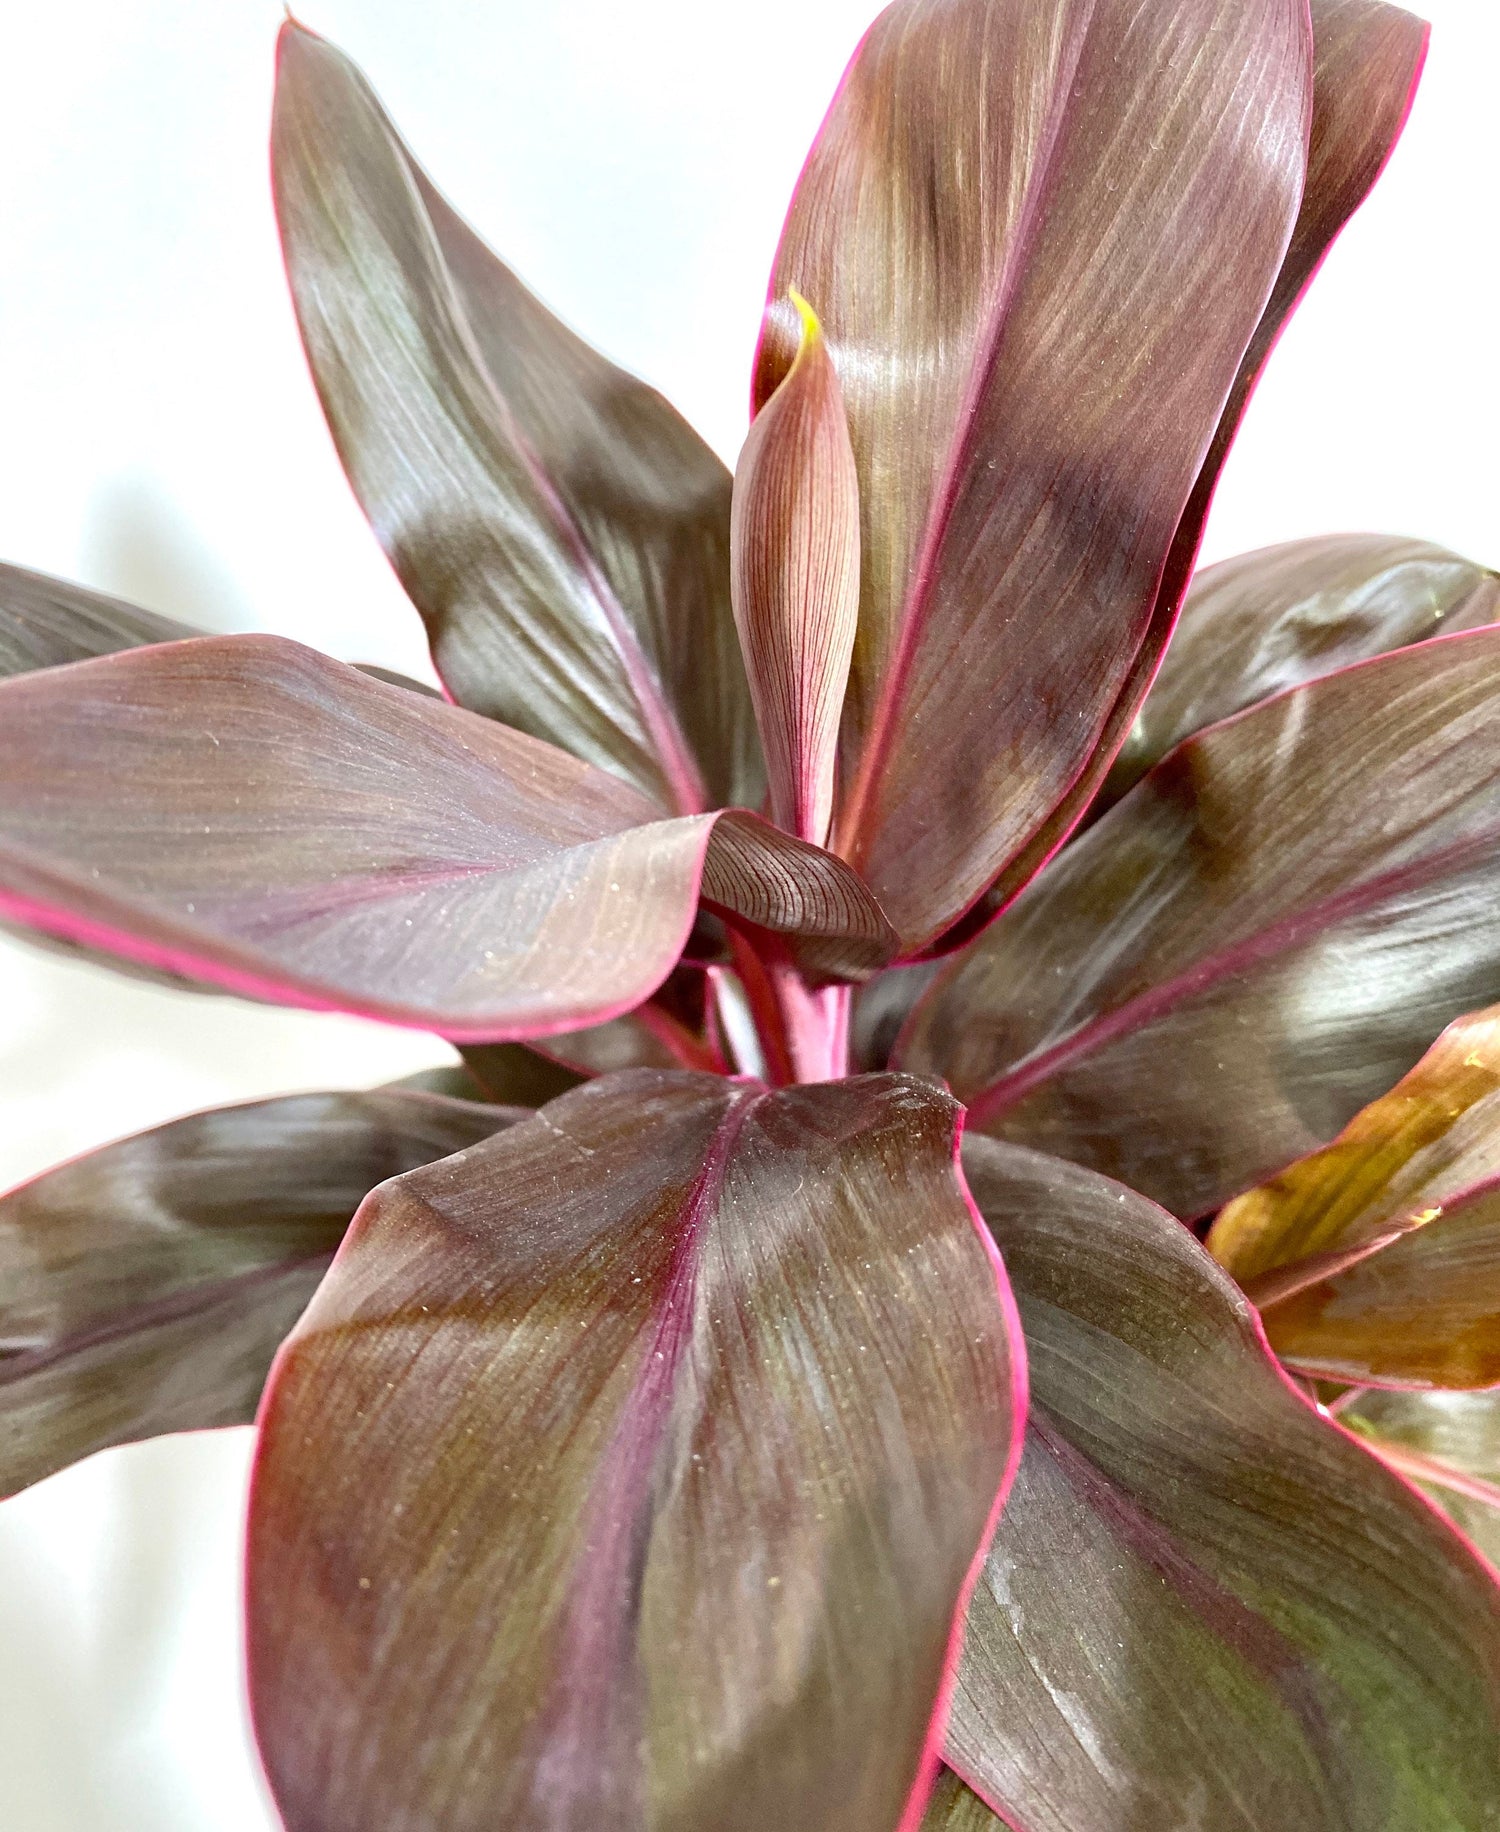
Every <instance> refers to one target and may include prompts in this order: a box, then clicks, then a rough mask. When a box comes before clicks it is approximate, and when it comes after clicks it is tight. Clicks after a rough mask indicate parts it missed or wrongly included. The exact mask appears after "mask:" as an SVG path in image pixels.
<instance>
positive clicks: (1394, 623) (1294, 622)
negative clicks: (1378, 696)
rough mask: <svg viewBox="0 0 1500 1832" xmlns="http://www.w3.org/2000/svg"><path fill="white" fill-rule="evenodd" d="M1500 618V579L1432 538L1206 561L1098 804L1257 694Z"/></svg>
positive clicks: (1336, 542) (1308, 544) (1306, 544)
mask: <svg viewBox="0 0 1500 1832" xmlns="http://www.w3.org/2000/svg"><path fill="white" fill-rule="evenodd" d="M1497 618H1500V579H1497V578H1496V576H1495V574H1494V573H1492V572H1489V571H1487V570H1486V569H1485V568H1484V567H1482V566H1476V565H1474V563H1473V562H1472V561H1470V560H1463V559H1460V558H1459V556H1458V555H1457V554H1456V553H1449V552H1448V550H1447V549H1446V548H1443V547H1433V546H1430V545H1429V544H1428V543H1427V542H1426V541H1406V540H1398V539H1395V538H1393V537H1392V536H1390V535H1382V534H1334V535H1323V536H1321V537H1318V538H1315V539H1313V540H1307V541H1288V542H1286V543H1285V544H1284V545H1283V546H1280V547H1264V548H1262V549H1261V550H1260V551H1259V552H1258V553H1247V554H1241V555H1240V556H1239V558H1238V559H1234V560H1223V561H1221V562H1220V563H1219V564H1218V565H1217V566H1209V567H1206V568H1205V569H1204V571H1202V572H1201V573H1199V575H1198V576H1197V578H1196V579H1194V581H1193V587H1192V590H1191V591H1190V592H1189V593H1188V595H1187V602H1186V604H1184V606H1183V607H1182V621H1181V623H1180V624H1179V625H1178V626H1177V631H1176V634H1175V635H1174V636H1173V638H1172V646H1171V647H1170V648H1169V649H1168V650H1167V655H1166V660H1165V661H1164V662H1163V663H1162V667H1161V673H1160V674H1158V675H1157V677H1156V679H1155V681H1154V682H1153V683H1152V686H1151V692H1150V693H1149V694H1148V695H1147V697H1146V702H1145V704H1144V705H1143V706H1142V708H1141V711H1140V715H1139V717H1138V718H1137V719H1136V722H1135V724H1134V725H1133V726H1132V727H1131V731H1130V736H1129V738H1128V739H1127V740H1126V742H1125V746H1124V748H1123V749H1122V750H1121V752H1120V754H1119V756H1118V757H1116V759H1115V761H1114V764H1113V766H1112V767H1111V769H1110V772H1109V776H1108V779H1107V780H1106V782H1105V785H1104V788H1103V790H1102V791H1101V792H1100V796H1099V800H1098V802H1097V803H1096V804H1095V809H1096V811H1097V812H1100V813H1102V812H1103V810H1104V808H1106V807H1110V806H1112V805H1113V804H1114V803H1115V802H1117V801H1118V800H1119V799H1120V797H1121V796H1122V795H1123V794H1124V793H1125V792H1126V790H1127V789H1130V788H1132V787H1133V786H1134V785H1135V784H1136V783H1137V782H1139V781H1140V779H1141V777H1142V776H1144V775H1145V773H1146V771H1147V770H1149V769H1150V768H1151V766H1152V764H1154V763H1157V762H1159V761H1160V759H1161V758H1163V757H1165V756H1166V754H1167V752H1168V751H1169V750H1171V748H1172V746H1173V745H1174V744H1177V743H1178V742H1180V740H1182V739H1183V738H1186V737H1189V736H1190V735H1191V734H1192V733H1193V732H1195V731H1200V730H1201V729H1202V728H1203V727H1204V726H1205V725H1212V724H1215V723H1216V722H1217V721H1218V720H1220V719H1227V718H1228V717H1229V716H1230V714H1231V713H1236V712H1241V711H1243V710H1244V708H1245V707H1247V706H1252V705H1254V704H1255V702H1256V701H1257V700H1264V699H1268V698H1269V697H1270V696H1271V695H1272V694H1273V693H1280V692H1282V691H1283V690H1284V689H1286V688H1288V687H1297V686H1300V685H1301V684H1302V683H1303V682H1304V681H1311V680H1315V679H1316V678H1317V677H1318V676H1319V675H1320V674H1331V673H1332V672H1333V671H1334V669H1336V668H1342V667H1345V666H1347V665H1348V664H1349V663H1350V662H1358V661H1364V660H1365V659H1366V658H1367V657H1368V656H1372V655H1383V654H1385V653H1386V651H1387V650H1390V649H1401V648H1405V647H1406V645H1407V644H1408V643H1413V642H1420V641H1421V640H1422V639H1423V638H1425V637H1428V636H1438V635H1441V634H1443V633H1444V632H1452V631H1455V630H1472V629H1477V628H1478V627H1479V626H1480V625H1481V624H1486V623H1493V622H1495V621H1496V619H1497Z"/></svg>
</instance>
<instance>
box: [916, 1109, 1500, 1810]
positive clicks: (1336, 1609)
mask: <svg viewBox="0 0 1500 1832" xmlns="http://www.w3.org/2000/svg"><path fill="white" fill-rule="evenodd" d="M964 1167H965V1170H966V1173H967V1175H968V1178H969V1184H970V1188H971V1189H972V1191H973V1194H974V1198H975V1201H976V1202H977V1203H978V1205H979V1207H980V1210H981V1212H982V1213H983V1214H984V1216H985V1218H986V1219H987V1220H988V1222H989V1223H990V1226H991V1227H992V1228H993V1230H994V1233H995V1238H996V1240H997V1241H998V1243H999V1245H1000V1248H1001V1251H1002V1252H1003V1254H1004V1255H1005V1259H1006V1264H1007V1267H1008V1268H1009V1270H1010V1273H1011V1277H1012V1280H1013V1282H1014V1285H1015V1290H1016V1296H1017V1301H1018V1303H1019V1305H1020V1309H1021V1316H1022V1321H1023V1324H1024V1327H1025V1332H1026V1342H1027V1353H1028V1356H1029V1360H1030V1367H1031V1390H1032V1409H1031V1414H1030V1422H1029V1424H1028V1427H1027V1434H1026V1450H1025V1454H1024V1456H1023V1458H1022V1462H1021V1469H1020V1472H1019V1474H1018V1476H1017V1478H1016V1482H1015V1485H1014V1487H1013V1488H1012V1491H1011V1494H1010V1498H1009V1500H1008V1502H1007V1505H1006V1509H1005V1513H1004V1515H1003V1517H1002V1519H1001V1523H1000V1526H999V1529H998V1531H997V1533H996V1537H995V1540H994V1543H993V1545H992V1547H991V1550H990V1554H989V1558H988V1560H987V1562H986V1566H985V1571H984V1575H983V1577H982V1578H981V1580H980V1583H979V1585H978V1587H977V1588H976V1590H975V1593H974V1598H973V1601H972V1603H971V1605H970V1610H969V1617H968V1629H967V1637H966V1642H965V1648H964V1657H963V1662H962V1665H961V1668H960V1676H959V1686H958V1690H957V1692H956V1694H955V1699H954V1709H953V1716H952V1720H951V1723H950V1728H949V1736H948V1745H947V1759H948V1760H949V1762H950V1763H952V1765H953V1766H954V1767H955V1768H957V1769H958V1770H959V1771H960V1772H961V1773H962V1774H963V1775H964V1776H965V1777H966V1778H967V1779H968V1780H969V1781H970V1783H971V1784H972V1785H973V1786H974V1787H976V1788H978V1789H979V1790H980V1791H981V1792H982V1793H983V1794H984V1796H985V1797H986V1798H987V1799H988V1800H989V1801H991V1802H992V1803H993V1804H994V1805H995V1806H996V1807H997V1809H998V1810H999V1811H1000V1812H1001V1813H1003V1814H1004V1815H1005V1816H1006V1818H1008V1819H1011V1820H1013V1821H1014V1823H1015V1824H1017V1825H1019V1826H1024V1827H1025V1828H1026V1829H1027V1832H1160V1828H1163V1827H1167V1826H1173V1827H1178V1826H1182V1827H1187V1828H1191V1832H1288V1828H1291V1827H1297V1828H1298V1829H1299V1832H1428V1828H1435V1827H1438V1826H1445V1827H1453V1828H1455V1829H1456V1828H1459V1827H1463V1828H1465V1832H1467V1829H1468V1828H1470V1827H1474V1828H1481V1827H1492V1826H1494V1825H1495V1824H1496V1823H1497V1817H1500V1591H1497V1589H1496V1587H1495V1586H1494V1584H1493V1583H1492V1582H1491V1580H1490V1578H1489V1576H1488V1574H1487V1573H1486V1572H1485V1570H1484V1569H1483V1568H1482V1567H1481V1566H1479V1565H1478V1564H1477V1563H1476V1562H1475V1561H1474V1560H1473V1559H1472V1558H1471V1557H1470V1556H1469V1553H1468V1551H1467V1549H1466V1548H1465V1547H1464V1545H1463V1543H1462V1542H1461V1541H1460V1539H1459V1538H1458V1537H1457V1535H1455V1534H1454V1533H1453V1532H1452V1531H1451V1529H1449V1528H1448V1526H1447V1525H1446V1524H1445V1523H1443V1522H1442V1520H1441V1519H1440V1517H1439V1516H1438V1515H1437V1514H1436V1513H1435V1512H1434V1511H1433V1510H1432V1509H1430V1508H1429V1507H1427V1506H1426V1505H1425V1504H1424V1503H1423V1502H1422V1500H1421V1499H1420V1498H1419V1497H1418V1496H1417V1495H1416V1494H1414V1493H1413V1492H1412V1491H1411V1490H1410V1489H1409V1488H1407V1487H1406V1486H1405V1484H1403V1483H1402V1482H1400V1481H1398V1480H1397V1479H1396V1478H1395V1477H1394V1476H1392V1475H1391V1474H1390V1473H1389V1472H1388V1471H1387V1470H1386V1469H1384V1468H1382V1467H1381V1465H1380V1464H1379V1463H1377V1462H1376V1461H1375V1460H1374V1459H1373V1458H1372V1457H1370V1456H1369V1455H1368V1454H1366V1453H1365V1452H1364V1451H1362V1450H1361V1449H1360V1447H1359V1446H1358V1445H1357V1444H1355V1443H1354V1442H1352V1441H1351V1440H1350V1439H1349V1437H1348V1436H1347V1435H1345V1434H1344V1433H1343V1432H1341V1431H1340V1430H1339V1429H1338V1428H1337V1427H1336V1426H1334V1425H1332V1424H1331V1423H1328V1422H1327V1421H1325V1420H1323V1419H1321V1418H1320V1417H1319V1416H1318V1415H1317V1413H1316V1412H1315V1411H1314V1409H1313V1408H1312V1407H1311V1406H1310V1405H1308V1404H1307V1403H1306V1402H1304V1401H1303V1400H1302V1399H1300V1398H1299V1396H1298V1395H1297V1394H1296V1392H1295V1391H1294V1390H1293V1389H1292V1387H1291V1386H1290V1384H1289V1383H1288V1382H1287V1381H1286V1379H1285V1378H1284V1377H1283V1376H1282V1375H1281V1374H1280V1372H1279V1371H1278V1369H1277V1367H1276V1364H1275V1362H1274V1360H1273V1359H1272V1357H1271V1356H1270V1355H1269V1354H1268V1353H1267V1352H1266V1349H1265V1346H1264V1343H1263V1342H1262V1340H1261V1338H1260V1336H1259V1333H1258V1331H1257V1328H1256V1324H1255V1315H1254V1312H1253V1310H1252V1309H1251V1307H1250V1306H1249V1305H1248V1304H1247V1303H1246V1302H1245V1300H1244V1299H1243V1297H1242V1296H1241V1295H1240V1294H1239V1292H1238V1291H1237V1290H1236V1289H1235V1287H1234V1285H1233V1284H1232V1283H1231V1281H1230V1280H1229V1279H1228V1278H1227V1276H1226V1275H1225V1274H1224V1273H1223V1272H1222V1271H1220V1269H1219V1268H1218V1267H1217V1266H1216V1265H1215V1264H1214V1262H1213V1261H1212V1260H1211V1259H1210V1258H1209V1257H1208V1255H1207V1254H1206V1253H1205V1252H1204V1251H1203V1249H1202V1248H1201V1247H1200V1246H1199V1245H1198V1243H1197V1242H1196V1241H1195V1240H1194V1239H1193V1238H1192V1236H1191V1235H1190V1234H1189V1233H1188V1231H1187V1230H1186V1229H1184V1228H1182V1227H1181V1226H1179V1225H1178V1223H1176V1222H1175V1221H1174V1220H1173V1219H1172V1218H1171V1217H1170V1216H1168V1215H1166V1214H1164V1213H1163V1212H1162V1211H1161V1210H1159V1209H1157V1208H1155V1207H1154V1206H1153V1205H1152V1204H1151V1203H1149V1202H1147V1201H1146V1200H1145V1199H1144V1198H1143V1197H1140V1196H1137V1195H1136V1194H1135V1193H1134V1192H1132V1191H1128V1190H1125V1189H1123V1188H1122V1187H1121V1186H1119V1185H1117V1184H1113V1183H1110V1182H1107V1181H1106V1180H1104V1179H1102V1178H1099V1177H1097V1176H1095V1175H1093V1174H1092V1173H1090V1172H1087V1171H1085V1170H1082V1169H1080V1168H1079V1167H1077V1166H1073V1165H1067V1164H1064V1163H1062V1162H1061V1161H1059V1160H1057V1159H1054V1158H1047V1157H1044V1156H1042V1155H1041V1154H1038V1153H1032V1152H1027V1151H1019V1150H1017V1149H1015V1148H1013V1147H1009V1146H1004V1145H1000V1144H997V1143H996V1142H994V1141H992V1140H987V1139H983V1138H969V1139H967V1140H966V1141H965V1147H964Z"/></svg>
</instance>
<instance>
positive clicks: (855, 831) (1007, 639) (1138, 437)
mask: <svg viewBox="0 0 1500 1832" xmlns="http://www.w3.org/2000/svg"><path fill="white" fill-rule="evenodd" d="M1311 86H1312V85H1311V43H1310V34H1309V30H1308V23H1307V8H1306V4H1305V0H1250V3H1249V4H1246V0H1186V3H1184V0H1148V4H1146V5H1144V6H1143V5H1142V4H1141V3H1140V0H1097V3H1096V0H1049V3H1047V4H1042V5H1028V6H1018V5H1015V4H1013V3H1012V0H955V3H953V4H947V5H940V6H939V5H932V4H928V3H926V0H900V3H899V4H897V5H895V6H891V7H888V8H887V9H886V11H885V12H884V13H882V14H881V16H880V17H879V19H878V20H877V21H876V22H875V24H874V26H873V27H872V28H871V30H870V31H869V33H868V34H867V35H866V37H865V40H864V42H863V44H862V45H861V47H860V49H859V51H858V52H857V53H856V55H855V58H854V61H853V63H852V64H851V66H850V69H849V71H848V73H847V75H846V76H845V79H844V83H843V86H842V88H841V89H840V91H839V94H838V96H837V97H836V98H835V101H834V103H833V106H832V108H831V110H830V111H829V114H828V117H827V119H826V121H825V122H824V124H823V128H822V130H821V132H820V134H819V137H818V140H817V142H816V143H815V145H814V147H813V150H812V153H811V156H810V158H809V160H808V163H807V166H806V168H805V170H804V172H803V175H802V178H801V181H800V183H799V185H798V189H797V193H796V196H795V198H794V199H793V202H792V208H791V214H790V216H789V218H788V221H787V226H786V230H785V233H784V235H783V239H782V243H781V248H780V251H779V253H778V255H777V258H776V265H775V273H774V277H773V282H772V296H773V298H777V299H780V298H782V297H784V296H785V293H786V290H787V288H788V287H796V288H798V289H799V290H800V291H802V292H804V293H805V294H806V295H807V296H808V297H809V298H810V299H812V300H814V301H815V302H816V304H817V308H818V312H819V315H820V317H821V319H822V322H823V327H824V330H825V333H826V335H827V338H828V347H829V350H830V352H831V354H832V356H833V360H834V363H835V366H836V367H837V369H838V372H839V379H840V382H841V384H842V387H843V392H844V399H845V402H846V405H847V408H848V414H849V430H850V434H851V437H852V440H853V445H854V453H855V458H856V461H857V464H858V471H859V492H860V514H861V529H860V535H861V554H862V575H863V576H862V587H861V601H860V613H859V635H858V638H857V641H856V644H855V652H854V661H853V668H852V672H851V676H850V689H849V702H848V707H847V710H846V715H845V726H844V757H843V764H844V779H845V783H846V785H847V787H846V791H845V796H846V806H845V807H844V809H843V811H842V812H841V815H840V822H839V834H840V839H839V845H840V850H841V851H843V852H845V853H846V855H847V856H848V857H850V858H851V859H853V860H855V861H857V862H858V864H859V865H860V867H861V869H862V870H864V871H865V872H866V874H867V876H868V877H869V879H870V882H871V884H872V886H874V887H875V889H876V893H877V895H878V896H879V897H880V898H881V901H882V903H883V904H884V905H885V906H886V908H887V910H888V913H889V914H890V916H891V920H892V922H893V923H894V924H895V926H896V928H897V929H898V930H899V931H900V932H901V935H902V938H903V942H904V943H905V945H906V947H907V948H908V949H914V948H917V947H920V946H922V945H923V944H925V943H927V942H929V941H931V940H932V939H934V938H935V937H937V936H939V935H941V933H942V932H943V931H944V930H945V929H946V928H948V927H949V925H950V924H952V923H953V922H954V921H955V920H956V919H957V918H958V917H960V916H961V915H962V914H963V913H964V911H965V910H966V909H968V908H969V906H970V905H971V904H972V903H973V902H974V901H975V899H976V898H978V897H979V896H980V895H981V894H982V893H983V892H984V891H985V890H986V889H987V887H988V886H989V885H990V884H991V883H992V882H993V881H994V880H995V879H996V878H997V877H998V876H999V875H1000V874H1001V873H1002V872H1003V871H1004V870H1005V869H1006V867H1007V866H1008V865H1009V864H1010V862H1011V861H1012V860H1013V859H1015V858H1016V857H1017V855H1019V854H1020V853H1021V852H1023V851H1024V850H1025V848H1026V847H1027V845H1028V843H1029V841H1030V840H1031V838H1032V836H1033V834H1034V832H1035V831H1036V829H1037V828H1038V827H1039V826H1040V825H1041V823H1042V822H1044V821H1045V820H1046V818H1047V816H1048V814H1049V812H1050V810H1051V809H1052V808H1053V807H1054V805H1055V804H1056V803H1057V802H1058V800H1059V799H1060V798H1061V797H1062V796H1063V795H1064V794H1065V793H1066V791H1067V790H1068V787H1069V785H1070V784H1071V783H1072V782H1073V780H1074V779H1075V778H1076V777H1077V776H1078V774H1079V772H1080V770H1081V769H1082V768H1083V767H1084V766H1085V765H1086V763H1087V762H1088V760H1089V758H1090V756H1091V754H1092V753H1093V751H1094V748H1095V746H1096V744H1097V742H1098V740H1099V738H1100V734H1101V731H1102V729H1103V727H1104V725H1105V723H1106V721H1107V720H1108V718H1109V716H1110V713H1111V709H1112V708H1113V706H1114V704H1115V701H1116V698H1117V696H1118V695H1119V694H1120V692H1121V690H1122V688H1123V687H1124V686H1125V684H1126V682H1127V680H1129V679H1130V678H1131V675H1132V669H1133V667H1134V664H1135V660H1136V656H1137V652H1138V651H1139V650H1140V648H1141V645H1142V642H1143V640H1144V639H1145V636H1146V634H1147V631H1148V629H1149V627H1150V626H1151V623H1152V618H1153V613H1154V610H1155V605H1156V597H1157V585H1158V580H1159V577H1160V575H1161V571H1162V567H1163V564H1164V562H1165V560H1166V557H1167V554H1168V551H1169V549H1170V548H1171V546H1172V543H1173V540H1174V537H1175V535H1176V531H1177V527H1178V523H1179V521H1180V519H1181V517H1182V514H1183V511H1184V508H1185V506H1186V504H1187V502H1188V499H1189V496H1190V494H1191V492H1192V490H1193V487H1194V483H1195V480H1196V478H1197V476H1198V472H1199V468H1200V464H1201V461H1202V458H1203V455H1204V451H1205V448H1206V446H1207V445H1208V443H1209V440H1210V439H1211V437H1212V435H1213V430H1214V428H1215V426H1216V424H1217V423H1218V420H1219V416H1220V412H1221V410H1222V408H1223V406H1224V402H1225V398H1226V396H1227V395H1228V393H1229V391H1230V388H1231V386H1232V384H1233V382H1234V378H1235V375H1236V372H1237V370H1238V368H1239V365H1240V361H1241V358H1242V357H1243V355H1244V353H1245V349H1246V346H1247V344H1248V343H1249V342H1250V339H1251V337H1252V335H1253V334H1254V332H1255V329H1256V325H1257V323H1258V322H1259V319H1260V316H1261V311H1262V308H1263V307H1264V305H1265V303H1266V300H1267V296H1268V295H1269V293H1270V291H1271V288H1272V285H1273V283H1274V281H1275V279H1276V275H1277V272H1278V270H1279V268H1280V266H1281V261H1282V256H1283V253H1284V251H1285V249H1286V246H1287V240H1288V237H1289V235H1290V234H1291V230H1292V225H1293V221H1294V219H1295V217H1296V214H1297V206H1298V199H1299V197H1300V194H1301V191H1302V183H1303V175H1304V170H1305V153H1304V149H1305V138H1306V127H1307V111H1308V108H1309V105H1310V100H1311ZM1122 274H1128V275H1130V282H1129V284H1128V285H1127V286H1125V287H1124V288H1123V289H1122V286H1121V278H1120V277H1121V275H1122ZM791 329H792V327H791V323H790V319H789V318H788V315H787V314H786V313H784V312H783V313H781V314H779V315H778V314H776V313H774V312H773V313H772V315H771V322H770V325H769V328H768V332H767V336H766V338H765V340H764V342H763V346H762V350H761V353H760V358H759V361H758V365H757V377H756V389H757V396H758V398H759V399H760V400H762V401H764V400H765V399H766V398H767V397H768V395H769V394H770V391H771V389H772V387H774V386H775V384H776V383H777V382H779V381H780V379H781V377H782V376H783V375H784V374H785V372H786V370H787V368H788V367H789V364H790V361H791V355H792V350H793V348H794V343H793V339H792V335H791ZM1142 691H1144V682H1142ZM1062 704H1066V705H1067V707H1068V717H1067V718H1066V719H1064V720H1059V719H1058V718H1057V717H1056V716H1055V709H1056V708H1057V707H1058V706H1059V705H1062Z"/></svg>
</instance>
